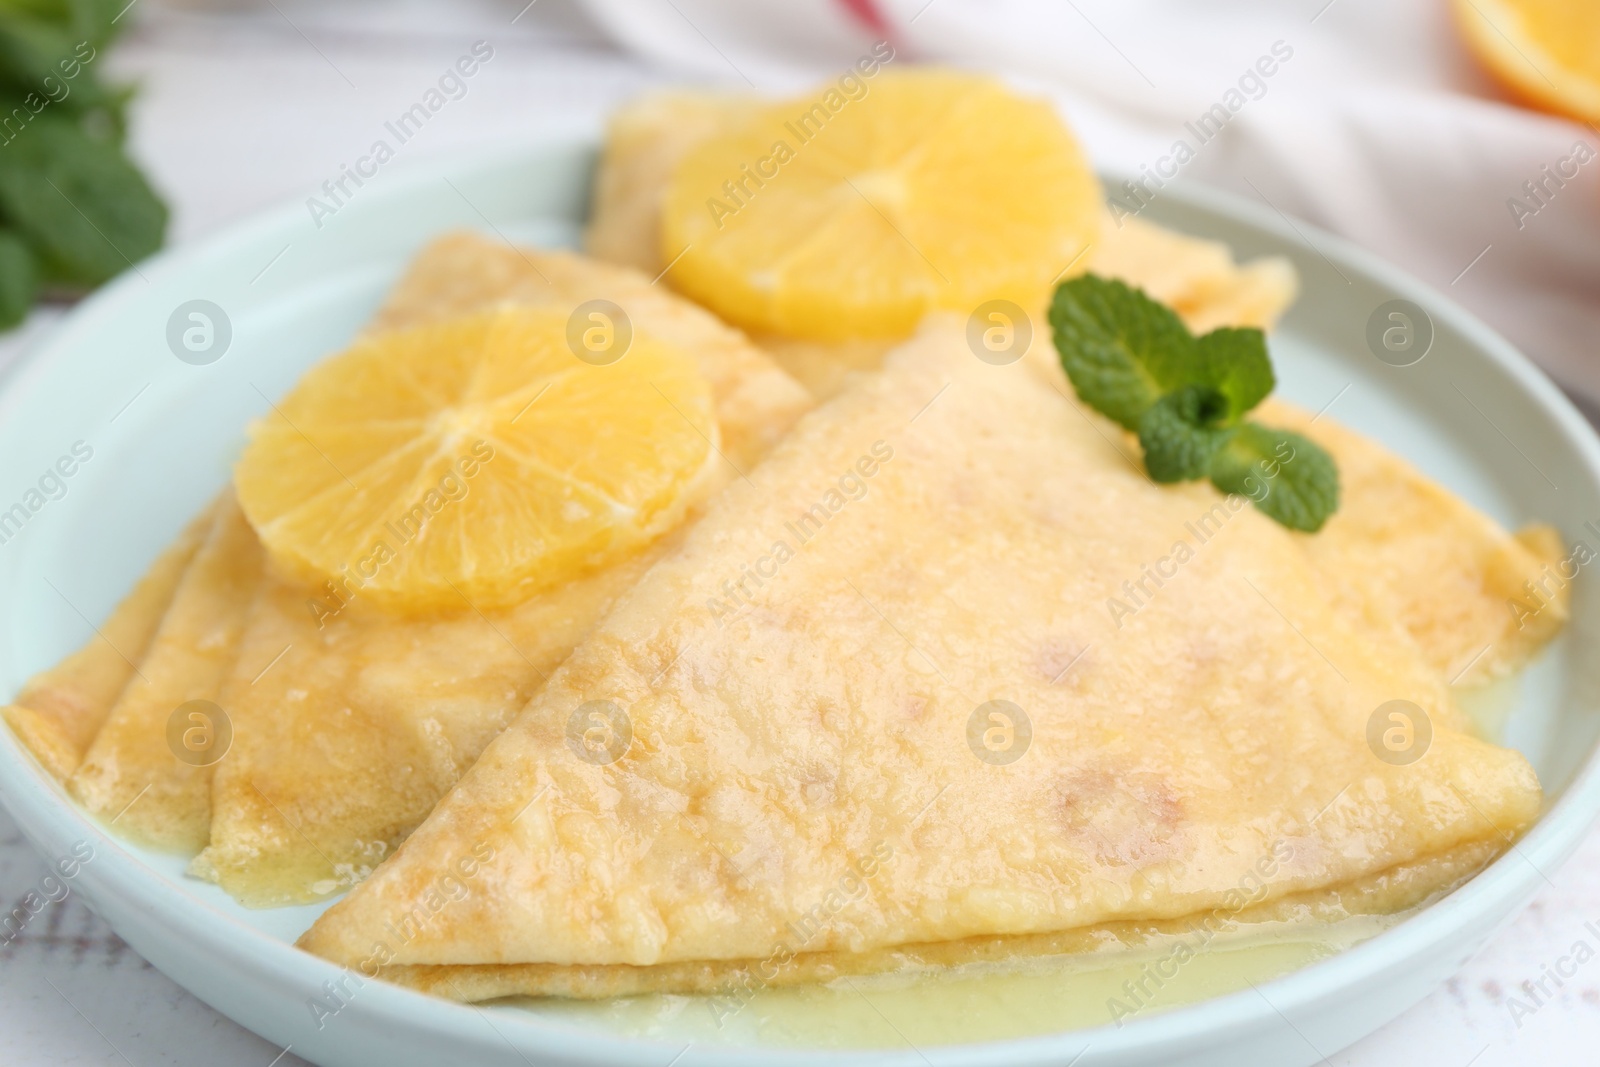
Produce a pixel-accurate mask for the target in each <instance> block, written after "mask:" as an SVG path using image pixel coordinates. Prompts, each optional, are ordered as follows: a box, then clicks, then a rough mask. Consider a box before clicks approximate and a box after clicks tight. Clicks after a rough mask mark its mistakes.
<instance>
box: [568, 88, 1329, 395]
mask: <svg viewBox="0 0 1600 1067" xmlns="http://www.w3.org/2000/svg"><path fill="white" fill-rule="evenodd" d="M757 105H758V101H756V100H754V99H753V98H750V97H745V96H738V95H731V94H727V93H710V92H693V91H690V92H685V91H683V90H668V91H661V92H654V93H647V94H645V95H643V96H641V97H639V98H638V99H636V100H633V101H631V102H630V103H628V104H625V105H623V106H622V107H620V108H618V109H617V110H616V111H615V112H614V113H613V114H612V116H611V119H610V121H609V123H608V125H607V129H606V143H605V150H604V154H603V156H602V159H601V163H600V169H599V172H598V174H597V175H596V177H595V196H594V211H593V214H592V216H591V217H590V220H589V226H588V229H587V230H586V231H585V233H584V244H585V247H586V248H587V249H588V250H589V252H591V253H592V254H594V255H596V256H599V257H600V258H601V259H605V260H609V261H611V262H613V263H623V264H626V265H628V266H630V267H634V268H635V269H637V270H640V271H643V272H644V273H646V274H649V275H652V276H654V275H656V274H658V273H659V274H662V276H663V277H664V279H665V280H666V281H667V282H669V283H670V282H671V280H672V272H671V269H670V263H669V262H668V261H669V259H671V257H672V256H674V255H675V254H676V253H675V252H674V251H672V250H667V249H663V248H662V247H661V204H662V201H663V199H664V198H665V196H666V191H667V185H668V182H669V181H670V180H671V177H672V173H673V170H674V169H675V168H676V167H677V165H678V162H679V161H680V160H681V159H683V157H684V156H685V155H686V154H687V153H688V152H689V151H690V150H691V149H693V148H694V147H695V146H696V145H697V144H699V143H700V142H701V141H703V140H704V139H706V138H707V137H711V136H715V135H716V134H717V133H719V132H722V131H724V130H726V129H727V128H729V127H730V126H733V125H736V124H738V123H740V122H742V121H744V119H745V118H746V116H747V115H748V114H750V113H751V112H752V111H753V110H754V109H755V108H756V107H757ZM1069 266H1073V267H1078V268H1080V269H1082V270H1092V271H1095V272H1097V273H1100V274H1104V275H1108V276H1110V277H1113V278H1121V279H1123V280H1124V281H1127V282H1129V283H1130V284H1133V285H1138V286H1139V287H1141V288H1143V289H1144V290H1145V291H1146V292H1147V293H1149V294H1150V295H1151V296H1152V297H1154V298H1155V299H1157V300H1160V301H1161V302H1162V303H1164V304H1167V305H1168V306H1169V307H1171V308H1172V309H1173V310H1174V311H1176V312H1177V313H1178V314H1179V315H1180V316H1182V317H1183V319H1184V321H1185V322H1186V323H1187V324H1188V325H1189V328H1190V329H1192V330H1195V331H1197V332H1205V331H1207V330H1210V329H1213V328H1215V327H1217V326H1223V325H1227V326H1260V327H1263V328H1267V327H1270V326H1271V325H1272V324H1273V323H1274V322H1276V321H1277V319H1278V316H1279V315H1280V314H1282V313H1283V311H1284V309H1285V308H1287V307H1288V306H1289V304H1290V302H1291V301H1293V299H1294V295H1295V291H1296V288H1297V284H1298V283H1297V281H1296V278H1295V273H1294V267H1293V266H1292V265H1290V264H1289V262H1288V261H1287V260H1284V259H1280V258H1275V257H1268V258H1263V259H1258V260H1255V261H1253V262H1250V263H1246V264H1242V265H1241V264H1235V263H1234V261H1233V256H1232V254H1231V253H1230V252H1229V251H1228V247H1227V246H1226V245H1224V244H1222V243H1220V242H1217V241H1206V240H1201V239H1200V238H1197V237H1190V236H1187V235H1184V234H1178V233H1173V232H1172V231H1170V230H1164V229H1162V228H1161V227H1159V226H1155V225H1152V224H1150V223H1147V222H1144V221H1142V220H1141V219H1139V218H1137V217H1128V218H1122V219H1120V220H1118V219H1114V218H1113V217H1112V216H1111V215H1109V214H1108V215H1107V216H1106V217H1105V219H1104V221H1103V223H1102V225H1101V235H1100V239H1099V240H1098V241H1097V242H1095V244H1094V245H1093V246H1092V247H1091V248H1090V250H1089V254H1088V255H1087V256H1086V257H1085V258H1084V261H1083V262H1082V263H1081V264H1067V263H1063V264H1061V267H1062V269H1063V271H1065V270H1066V269H1067V268H1068V267H1069ZM1029 310H1030V311H1031V310H1032V309H1029ZM1044 321H1045V320H1044V316H1043V315H1042V314H1040V315H1036V316H1035V317H1034V322H1035V325H1036V328H1037V329H1040V330H1042V329H1043V327H1044ZM755 340H756V341H757V343H758V344H760V345H761V347H762V348H763V349H765V350H766V351H768V352H771V353H772V355H773V357H774V358H775V359H777V361H778V362H779V363H780V364H781V365H782V366H783V368H784V369H785V370H787V371H788V372H789V373H790V374H792V375H794V377H795V378H797V379H799V380H800V381H801V382H802V383H803V384H804V385H805V386H806V387H807V388H808V389H810V390H811V391H812V392H813V393H814V394H815V395H816V396H817V397H819V398H825V397H829V396H832V395H834V394H835V393H837V392H838V391H839V390H840V389H841V388H843V386H844V383H845V380H846V378H847V377H848V375H849V374H850V373H852V372H857V371H864V370H872V369H874V368H876V367H877V366H878V365H879V364H881V363H882V362H883V357H884V355H885V353H887V352H888V351H889V350H890V349H891V348H893V347H894V346H895V344H896V342H893V341H885V340H877V339H870V340H858V341H843V342H819V341H807V340H801V339H796V338H792V337H782V336H777V335H772V334H767V335H762V336H758V337H756V339H755Z"/></svg>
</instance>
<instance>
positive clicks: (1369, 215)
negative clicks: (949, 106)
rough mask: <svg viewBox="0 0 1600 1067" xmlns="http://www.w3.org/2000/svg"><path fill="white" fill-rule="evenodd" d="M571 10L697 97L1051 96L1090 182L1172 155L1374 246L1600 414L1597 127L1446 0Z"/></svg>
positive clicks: (591, 0)
mask: <svg viewBox="0 0 1600 1067" xmlns="http://www.w3.org/2000/svg"><path fill="white" fill-rule="evenodd" d="M584 2H585V3H586V5H587V7H588V9H589V11H590V13H591V14H592V15H593V16H594V17H595V19H596V21H597V22H599V23H600V24H601V25H602V26H603V27H604V28H605V29H606V30H607V32H609V33H610V34H611V35H613V36H614V37H615V38H616V39H617V40H618V41H619V42H620V43H622V44H623V45H624V46H625V47H627V48H629V49H631V50H632V51H634V52H636V53H638V54H640V55H641V56H643V57H645V58H647V59H649V60H651V61H652V62H654V63H656V64H658V65H660V66H663V67H666V68H668V69H669V70H671V71H672V72H674V73H676V74H680V75H688V76H691V77H694V78H697V79H701V80H705V79H712V80H720V81H725V82H728V83H730V84H732V85H748V86H750V87H753V88H757V89H760V90H762V91H766V92H780V91H786V90H792V89H796V88H799V87H801V86H803V85H804V84H805V83H806V82H808V81H811V80H814V79H820V78H824V77H828V76H829V75H830V74H831V73H832V72H835V71H839V70H843V69H844V68H845V66H846V65H847V64H849V63H850V62H852V61H853V60H854V59H855V58H856V57H857V56H859V55H862V54H864V53H865V52H866V51H867V50H868V49H870V47H871V44H872V42H873V41H874V40H876V39H879V38H887V39H888V40H889V41H890V42H892V43H893V44H894V46H895V47H896V49H897V57H896V62H935V63H950V64H957V65H963V66H975V67H981V68H984V69H989V70H994V71H998V72H1000V73H1002V74H1005V75H1007V76H1009V77H1011V78H1012V79H1013V80H1015V81H1017V82H1019V83H1020V84H1023V85H1024V86H1026V87H1028V88H1031V89H1034V90H1036V91H1038V90H1043V91H1047V92H1049V93H1051V94H1052V95H1053V96H1054V97H1055V98H1056V99H1057V100H1058V102H1059V104H1060V106H1061V107H1062V109H1063V111H1064V113H1065V115H1066V116H1067V118H1068V121H1069V122H1071V124H1072V125H1073V127H1074V128H1075V129H1076V130H1077V132H1078V134H1079V136H1080V137H1082V138H1083V140H1084V142H1085V143H1086V144H1087V146H1088V149H1089V151H1090V153H1091V155H1092V156H1093V158H1094V161H1095V163H1096V165H1097V166H1099V167H1101V168H1103V169H1108V170H1112V171H1118V172H1123V173H1128V174H1133V175H1139V174H1142V173H1144V171H1143V169H1142V168H1146V167H1149V168H1156V167H1158V166H1159V168H1160V169H1163V170H1166V171H1169V172H1170V171H1172V170H1173V169H1174V166H1175V163H1176V158H1175V157H1174V158H1172V159H1170V160H1168V161H1163V157H1169V156H1171V150H1172V148H1173V146H1174V144H1175V142H1176V141H1178V140H1180V139H1182V140H1185V141H1186V142H1187V143H1188V144H1189V145H1190V146H1191V147H1193V148H1195V155H1194V158H1193V159H1192V160H1189V161H1188V162H1187V163H1186V164H1185V165H1184V166H1182V167H1181V168H1180V169H1179V170H1178V177H1177V179H1176V180H1178V181H1180V182H1182V181H1188V180H1198V181H1203V182H1207V183H1209V184H1213V185H1218V186H1223V187H1225V188H1228V189H1231V190H1233V191H1235V192H1238V193H1240V194H1242V195H1244V196H1247V197H1250V198H1252V199H1256V200H1262V199H1265V200H1267V201H1268V202H1269V203H1270V205H1271V206H1272V207H1274V208H1277V209H1278V210H1280V211H1283V212H1286V213H1288V214H1290V215H1293V216H1297V217H1300V218H1304V219H1307V220H1309V221H1311V222H1313V223H1315V224H1316V225H1318V226H1321V227H1323V228H1325V229H1327V230H1331V231H1332V232H1334V233H1337V234H1340V235H1341V236H1343V237H1346V238H1349V239H1350V240H1353V241H1355V242H1357V243H1358V244H1361V245H1363V246H1365V247H1366V248H1368V249H1370V250H1372V251H1374V252H1376V253H1378V254H1379V255H1381V256H1383V257H1384V258H1386V259H1388V260H1390V261H1391V262H1393V263H1396V264H1398V265H1399V266H1401V267H1403V268H1405V269H1407V270H1409V271H1411V272H1412V273H1414V274H1416V275H1418V276H1419V277H1421V278H1422V279H1423V280H1425V281H1427V282H1428V283H1430V284H1431V285H1433V286H1434V287H1436V288H1437V289H1439V290H1441V291H1442V292H1444V293H1446V294H1447V295H1449V296H1450V297H1452V298H1454V299H1455V300H1457V301H1459V302H1460V303H1461V304H1463V305H1464V306H1466V307H1467V308H1468V309H1470V310H1471V311H1473V312H1475V313H1476V314H1478V315H1479V316H1481V317H1482V318H1484V319H1485V320H1487V321H1488V322H1489V323H1490V324H1491V325H1492V326H1494V327H1495V328H1497V329H1498V330H1500V331H1501V332H1502V333H1504V334H1505V335H1506V336H1507V337H1509V338H1510V339H1511V340H1512V342H1513V343H1515V344H1516V345H1517V346H1518V347H1520V348H1521V349H1522V350H1523V351H1524V352H1526V353H1527V354H1528V355H1529V356H1530V357H1532V358H1533V359H1534V360H1535V361H1536V362H1538V363H1540V364H1541V365H1542V366H1543V367H1544V368H1545V369H1546V370H1547V371H1548V372H1549V373H1550V374H1551V375H1552V376H1553V377H1555V378H1556V379H1557V380H1558V381H1559V382H1561V383H1562V384H1563V385H1565V386H1567V387H1568V388H1569V389H1572V390H1575V391H1577V392H1580V393H1582V394H1584V395H1585V396H1586V398H1587V399H1590V400H1592V401H1594V402H1596V403H1600V352H1597V351H1596V349H1597V348H1600V131H1597V130H1596V129H1594V128H1592V127H1588V126H1585V125H1582V124H1579V123H1574V122H1569V121H1566V120H1563V119H1558V118H1553V117H1551V116H1548V115H1544V114H1541V113H1538V112H1534V111H1531V110H1527V109H1525V108H1521V107H1518V106H1515V105H1514V104H1512V103H1509V102H1508V100H1507V98H1506V97H1505V96H1504V95H1503V94H1502V93H1500V91H1499V90H1498V89H1497V88H1496V87H1495V86H1494V84H1493V83H1492V82H1491V81H1490V80H1489V79H1488V78H1487V77H1486V76H1485V75H1484V74H1483V73H1481V71H1480V69H1479V67H1478V64H1477V63H1476V61H1475V59H1474V58H1473V56H1472V55H1471V54H1470V53H1469V52H1468V51H1467V50H1466V47H1465V45H1464V44H1463V43H1462V38H1461V36H1460V34H1459V33H1458V31H1457V29H1456V26H1455V25H1454V24H1453V22H1452V20H1451V17H1450V14H1449V11H1448V9H1447V8H1448V5H1447V4H1446V3H1445V2H1444V0H1277V2H1271V0H987V2H986V0H774V2H768V3H754V2H751V0H584ZM1268 70H1270V71H1271V73H1270V75H1269V74H1267V73H1265V72H1266V71H1268ZM1218 105H1221V107H1222V108H1223V109H1224V111H1225V113H1226V116H1227V119H1228V121H1227V122H1226V124H1221V123H1219V122H1216V120H1213V124H1212V125H1208V126H1206V127H1203V128H1200V132H1203V133H1206V134H1208V135H1210V134H1211V131H1212V129H1214V128H1215V127H1216V126H1220V132H1218V133H1216V134H1215V135H1214V136H1211V137H1210V139H1209V140H1208V141H1206V142H1205V143H1204V144H1201V143H1200V140H1199V137H1198V136H1197V134H1196V130H1195V129H1191V128H1190V127H1187V126H1186V125H1185V124H1186V123H1190V124H1196V125H1197V126H1198V123H1199V120H1200V118H1201V116H1202V115H1204V114H1206V113H1207V112H1208V111H1211V110H1212V109H1213V108H1215V107H1217V106H1218ZM1214 114H1216V115H1217V116H1218V118H1220V117H1221V115H1222V114H1223V112H1214ZM1545 168H1549V170H1548V171H1547V170H1546V169H1545ZM1563 173H1565V174H1566V176H1565V177H1563V176H1562V175H1563ZM1530 182H1532V183H1536V185H1535V186H1532V187H1530V186H1528V185H1527V184H1525V183H1530ZM1150 187H1151V188H1154V185H1153V184H1152V185H1151V186H1150ZM1518 203H1520V205H1521V206H1520V207H1519V206H1517V205H1518ZM1130 206H1137V205H1132V204H1130Z"/></svg>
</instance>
